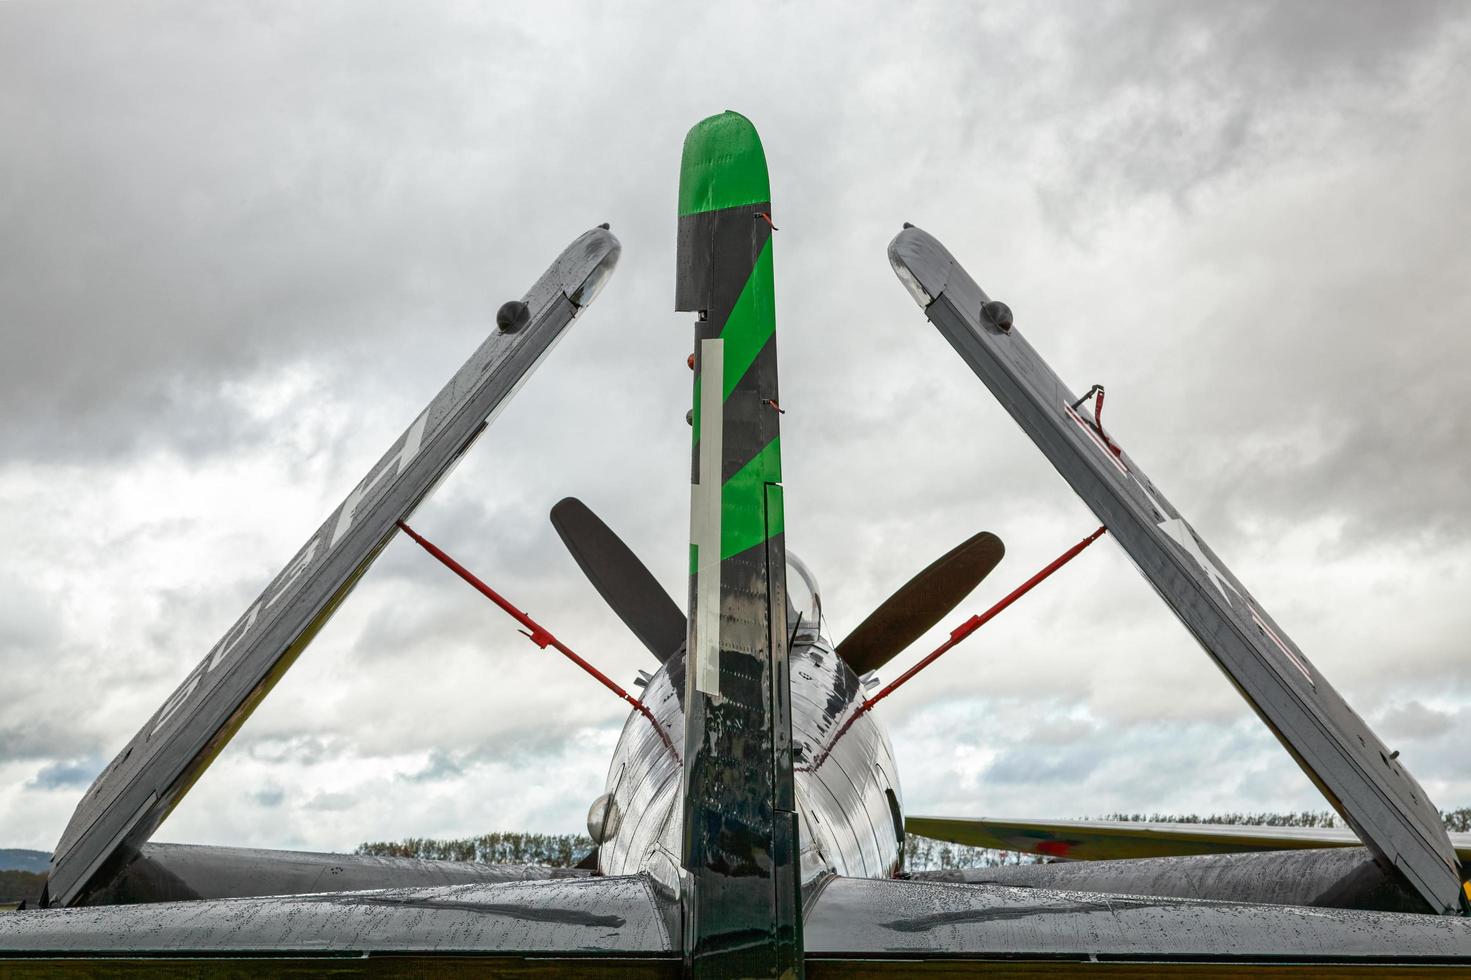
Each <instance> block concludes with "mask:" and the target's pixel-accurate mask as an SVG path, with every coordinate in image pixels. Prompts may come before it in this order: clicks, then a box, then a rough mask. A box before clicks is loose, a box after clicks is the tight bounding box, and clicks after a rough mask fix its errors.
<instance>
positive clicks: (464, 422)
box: [48, 228, 620, 905]
mask: <svg viewBox="0 0 1471 980" xmlns="http://www.w3.org/2000/svg"><path fill="white" fill-rule="evenodd" d="M619 252H620V246H619V244H618V239H616V238H615V237H613V235H612V233H611V232H609V231H608V230H607V229H606V228H594V229H592V230H591V231H588V232H586V233H584V234H583V235H581V236H580V237H579V238H577V239H576V240H575V241H574V242H573V243H572V244H571V245H569V246H568V247H567V248H566V249H565V250H564V251H563V252H562V254H561V255H559V256H558V257H557V259H556V261H555V262H553V263H552V265H551V267H550V268H549V269H547V271H546V272H545V273H544V274H543V275H542V276H541V278H540V279H538V280H537V282H536V284H535V285H533V286H532V287H531V289H530V291H528V292H527V293H526V295H525V297H524V299H523V300H522V301H521V302H522V303H523V304H524V309H523V308H520V307H515V306H512V305H511V304H507V307H505V308H503V309H502V315H501V316H498V317H497V319H498V320H500V321H501V322H502V326H501V327H500V328H499V329H498V330H496V331H495V332H493V333H492V334H491V335H490V337H488V338H487V339H486V340H485V342H484V343H482V344H481V345H480V347H479V348H478V349H477V350H476V351H475V353H474V354H472V355H471V356H470V359H469V360H468V361H466V362H465V364H464V366H462V367H461V368H460V370H459V371H458V372H457V373H456V374H455V376H454V377H453V378H451V379H450V381H449V383H448V384H446V385H445V386H444V388H443V389H441V390H440V392H439V394H438V395H436V396H435V397H434V400H433V401H431V402H430V403H429V405H428V406H427V407H426V408H425V409H424V411H422V412H421V413H419V416H418V417H417V418H415V419H414V421H413V422H411V423H410V424H409V427H408V429H407V430H406V431H405V432H404V433H403V435H401V436H399V438H398V439H397V440H396V441H395V442H394V444H393V446H392V448H390V449H389V450H388V452H387V453H386V454H385V455H384V456H383V458H382V459H380V460H379V461H378V462H377V464H375V465H374V466H373V468H372V470H370V471H369V473H368V475H367V476H366V477H364V478H363V480H362V482H360V483H359V484H358V485H357V486H356V487H354V488H353V490H352V492H351V493H350V494H348V496H347V499H346V500H344V501H343V502H342V504H341V505H340V506H339V507H338V508H337V509H336V510H334V511H333V512H332V514H331V515H330V516H329V517H328V518H327V520H326V522H325V523H323V524H322V526H321V527H320V528H319V529H318V530H317V531H316V533H315V534H313V535H312V536H311V538H310V539H309V540H308V541H307V543H306V544H305V545H304V546H302V548H301V550H300V551H298V552H297V553H296V555H295V556H294V557H293V558H292V559H291V560H290V561H289V562H287V564H286V567H285V568H283V569H282V570H281V572H280V573H279V574H278V575H277V576H276V577H275V579H273V580H272V581H271V583H270V584H269V585H268V586H266V589H265V591H264V592H262V593H261V595H260V597H259V598H257V599H256V600H255V602H253V603H252V604H251V605H250V607H249V608H248V609H247V610H246V611H245V614H244V615H243V616H241V617H240V619H239V620H237V621H236V622H235V624H234V625H233V626H231V627H230V629H229V630H228V631H227V632H226V633H225V635H224V636H223V637H222V638H221V639H220V641H219V642H218V643H216V644H215V646H214V647H213V648H212V649H211V650H210V651H209V653H208V654H207V655H206V656H205V658H204V659H203V660H202V661H201V662H200V663H199V665H198V666H197V667H195V669H194V670H193V671H191V672H190V673H189V676H188V677H186V678H185V679H184V682H183V683H182V684H181V685H179V687H178V689H177V690H176V691H174V693H173V694H172V695H171V696H170V697H169V699H168V700H167V701H166V702H164V705H163V707H161V708H160V709H159V710H158V711H157V713H155V714H154V716H153V717H152V718H150V719H149V720H148V722H147V724H145V725H144V726H143V728H142V730H141V731H139V732H138V734H137V735H135V736H133V739H132V740H131V741H130V742H129V743H128V744H127V746H125V747H124V749H123V750H122V752H120V753H119V754H118V756H117V758H115V759H114V760H113V761H112V763H111V764H110V765H108V767H107V768H106V769H104V770H103V771H102V773H101V774H100V775H99V776H98V777H97V779H96V781H95V782H94V783H93V784H92V786H91V787H90V788H89V789H88V790H87V793H86V795H85V796H84V797H83V798H82V801H81V803H80V804H79V805H78V806H77V809H76V812H75V813H74V814H73V815H72V819H71V822H70V823H69V824H68V825H67V828H66V830H65V832H64V833H63V834H62V837H61V841H60V842H59V843H58V844H57V846H56V850H55V853H54V854H53V857H52V865H51V876H50V881H49V885H48V902H49V903H50V904H52V905H72V904H75V903H77V902H78V901H80V900H82V899H84V898H85V897H86V895H87V893H88V892H89V891H91V890H95V889H97V888H100V887H103V886H105V885H106V884H107V882H108V879H109V876H111V875H115V874H117V873H118V872H119V871H120V870H121V869H122V867H123V866H124V865H125V864H126V862H127V861H128V860H129V859H130V858H131V857H132V856H134V855H136V854H137V852H138V848H139V847H140V846H141V845H142V844H143V843H144V842H145V841H147V840H148V838H149V836H150V835H151V834H152V833H153V831H154V830H155V829H156V828H157V827H158V825H159V824H160V823H162V822H163V820H164V818H165V817H167V816H168V814H169V812H170V811H171V810H172V809H173V808H174V806H175V805H176V804H177V803H178V801H179V800H180V799H181V798H182V797H183V795H184V794H185V793H186V792H188V789H189V787H190V786H191V785H192V784H193V783H194V781H195V780H196V779H198V778H199V776H200V775H201V774H202V773H203V772H204V770H205V769H206V768H208V766H209V764H210V762H211V761H213V759H214V757H215V755H216V754H218V752H219V751H220V750H221V749H222V748H223V747H224V746H225V744H226V743H227V742H228V741H229V740H230V738H231V736H232V735H234V733H235V732H236V731H237V730H238V729H239V728H240V726H241V725H242V724H243V723H244V722H245V719H246V718H248V717H249V716H250V713H251V712H252V711H253V710H254V709H255V706H256V705H257V704H259V703H260V701H261V699H262V698H264V697H265V696H266V694H267V693H269V692H270V690H271V688H272V687H273V686H274V685H275V683H276V681H277V680H279V679H280V677H281V675H282V674H284V673H285V671H286V670H287V669H288V668H289V667H290V666H291V664H292V662H293V661H294V660H295V659H296V657H297V655H299V654H300V653H301V651H302V650H303V649H304V648H305V647H306V645H307V644H308V643H310V642H311V640H312V637H313V636H315V635H316V632H317V631H318V630H319V629H321V627H322V626H323V625H324V624H325V623H326V621H327V619H328V618H329V617H330V616H331V615H332V613H333V611H334V610H335V609H336V608H337V606H338V605H339V604H340V603H341V602H342V600H343V599H345V598H346V597H347V594H348V593H349V592H350V591H351V590H352V588H353V586H354V585H355V584H356V583H357V580H358V579H359V578H360V577H361V576H362V574H363V573H364V572H365V571H367V568H368V566H369V565H370V564H371V563H372V561H373V559H374V558H375V557H377V555H378V553H379V552H380V551H381V550H382V549H383V547H384V546H385V545H386V544H387V543H388V541H389V539H390V538H391V537H392V536H393V533H394V522H395V521H397V520H399V519H400V518H403V517H406V516H408V515H409V514H410V513H412V512H413V510H414V508H415V507H416V506H417V505H418V503H419V502H420V501H421V500H422V499H423V498H424V497H425V496H427V495H428V494H429V493H430V492H431V491H432V490H433V488H434V487H435V485H436V484H437V483H438V482H439V480H440V479H441V478H442V477H443V476H444V475H445V474H446V473H447V472H448V471H449V469H450V468H451V467H452V466H453V464H454V463H455V461H456V460H457V459H458V458H459V456H460V455H461V454H462V453H463V452H464V451H465V450H466V449H467V448H469V446H470V444H471V442H473V441H474V439H475V437H476V436H477V435H478V434H479V433H480V431H481V430H482V429H483V428H484V427H485V426H486V425H488V424H489V422H490V421H491V420H493V419H494V417H495V414H496V413H497V412H498V411H499V409H500V408H501V407H502V406H503V405H504V404H505V403H506V401H508V400H509V399H510V397H511V396H512V395H513V394H514V393H515V392H516V390H517V388H518V387H519V386H520V385H521V383H522V382H523V381H525V379H526V377H527V376H528V375H529V374H530V373H531V371H532V370H533V369H534V368H535V367H536V365H537V364H538V363H539V362H540V361H541V359H542V358H543V357H544V356H545V355H546V354H547V353H548V352H549V351H550V350H551V348H552V347H553V346H554V345H555V343H556V341H557V340H558V339H559V338H560V336H561V335H562V332H563V331H564V330H565V329H566V327H567V325H568V324H570V323H571V322H572V320H573V319H574V318H575V317H576V316H577V315H578V313H579V312H580V311H581V310H582V308H583V307H585V306H586V305H587V304H588V303H590V302H591V301H592V299H593V297H594V296H595V295H596V294H597V292H598V290H599V289H600V288H601V286H602V284H603V282H604V281H605V280H606V279H607V277H608V276H609V275H610V274H611V273H612V270H613V268H614V266H615V265H616V263H617V261H618V255H619Z"/></svg>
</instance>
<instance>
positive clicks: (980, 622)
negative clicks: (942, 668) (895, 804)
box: [801, 527, 1108, 771]
mask: <svg viewBox="0 0 1471 980" xmlns="http://www.w3.org/2000/svg"><path fill="white" fill-rule="evenodd" d="M1106 533H1108V528H1106V527H1100V528H1099V529H1098V530H1096V531H1094V532H1093V533H1092V534H1090V535H1088V536H1087V537H1086V538H1084V539H1083V540H1081V541H1079V542H1078V543H1077V544H1075V545H1073V546H1072V547H1071V548H1069V549H1068V550H1067V551H1064V552H1063V553H1062V554H1060V555H1058V556H1057V557H1056V558H1054V559H1053V560H1052V562H1051V563H1050V564H1049V565H1047V566H1046V567H1045V568H1043V569H1042V570H1041V571H1040V572H1038V573H1037V574H1036V575H1033V576H1032V577H1031V578H1029V579H1027V580H1026V581H1025V582H1023V583H1022V584H1021V585H1018V586H1017V587H1016V588H1015V589H1013V590H1011V592H1010V594H1008V595H1007V596H1006V598H1004V599H1002V600H1001V601H1000V602H998V603H996V605H994V606H992V607H991V608H990V609H987V610H986V611H985V612H983V613H981V614H980V615H979V616H972V617H971V618H970V619H967V620H966V621H965V622H963V623H961V624H960V625H959V626H957V627H956V628H955V629H953V630H951V631H950V639H948V640H946V641H945V642H944V643H941V644H940V645H939V646H938V647H936V648H935V651H934V652H933V653H931V654H930V655H929V656H927V657H925V658H924V659H923V660H921V661H920V662H919V663H917V664H915V665H914V666H913V667H910V668H909V669H908V670H906V671H905V672H904V673H902V674H900V675H899V676H898V678H896V679H895V680H893V681H891V682H890V683H889V684H888V685H887V686H886V687H884V688H882V689H880V690H879V692H878V693H877V694H875V695H874V696H873V697H871V698H869V699H868V700H867V701H864V702H863V703H862V704H861V705H859V706H858V710H857V711H855V712H853V714H851V715H849V716H848V720H847V721H845V722H844V723H843V727H842V728H840V729H838V733H837V734H836V735H834V736H833V740H832V741H831V742H829V743H828V746H827V748H826V749H824V750H823V751H822V754H821V755H819V756H818V757H817V759H816V760H814V761H813V762H812V763H811V764H810V765H807V766H803V767H801V768H802V769H804V770H808V771H810V770H813V769H816V768H817V767H818V766H820V765H822V764H823V763H824V762H826V761H827V757H828V754H829V753H831V752H832V750H833V746H834V745H836V744H838V739H840V738H842V737H843V736H844V735H845V734H846V733H847V731H848V729H849V728H852V727H853V723H854V722H855V721H857V720H858V719H859V718H861V717H863V716H864V715H865V714H867V713H868V712H869V711H871V710H873V706H874V705H876V704H878V703H879V702H880V701H882V700H883V699H884V698H886V697H888V696H889V695H890V694H893V693H894V692H895V691H896V690H898V689H899V686H900V685H901V684H903V683H904V682H905V681H907V680H909V679H910V678H911V677H913V676H914V675H915V674H917V673H919V672H920V671H922V670H924V669H925V668H926V667H928V666H929V665H930V664H932V663H934V662H935V661H936V660H938V659H940V656H941V655H942V654H944V653H946V652H947V651H949V650H951V649H953V648H954V647H956V646H957V645H959V643H960V642H961V641H962V640H964V639H965V638H966V637H967V636H970V635H971V634H972V633H974V632H975V631H976V630H978V629H980V628H981V627H982V626H984V625H986V623H988V622H990V621H991V620H992V619H993V618H994V617H995V616H996V614H997V613H999V612H1001V611H1002V610H1003V609H1005V608H1006V607H1007V606H1009V605H1011V604H1012V603H1013V602H1015V601H1016V600H1018V599H1020V598H1021V597H1022V596H1024V595H1026V594H1027V593H1028V592H1030V591H1032V589H1033V588H1035V587H1036V586H1037V585H1038V584H1040V583H1041V582H1042V580H1043V579H1045V578H1047V576H1049V575H1051V574H1052V573H1053V572H1055V571H1057V570H1058V569H1059V568H1061V567H1062V566H1064V565H1066V564H1067V563H1068V562H1070V561H1072V560H1073V559H1074V558H1076V557H1078V555H1079V553H1081V552H1082V550H1083V549H1084V548H1086V547H1088V546H1089V545H1090V544H1092V543H1093V542H1095V541H1097V540H1098V539H1099V538H1101V537H1103V535H1104V534H1106Z"/></svg>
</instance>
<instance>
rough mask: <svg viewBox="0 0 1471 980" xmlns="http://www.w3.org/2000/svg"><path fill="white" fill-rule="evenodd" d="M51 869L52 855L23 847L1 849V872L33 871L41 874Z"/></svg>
mask: <svg viewBox="0 0 1471 980" xmlns="http://www.w3.org/2000/svg"><path fill="white" fill-rule="evenodd" d="M50 867H51V855H50V854H47V853H46V852H45V851H28V850H26V849H25V848H23V847H0V871H31V872H35V873H36V874H40V873H41V872H42V871H47V870H49V869H50Z"/></svg>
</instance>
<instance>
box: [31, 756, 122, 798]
mask: <svg viewBox="0 0 1471 980" xmlns="http://www.w3.org/2000/svg"><path fill="white" fill-rule="evenodd" d="M102 766H103V762H102V760H101V759H100V758H98V757H96V756H90V757H87V758H83V759H68V760H63V761H60V762H53V763H50V764H49V765H46V766H43V767H42V768H41V770H40V771H39V772H37V773H36V775H35V777H34V778H32V779H31V780H30V781H28V782H27V783H26V788H27V789H41V790H53V789H74V788H79V787H85V786H88V785H90V784H91V782H92V780H94V779H96V778H97V774H98V773H99V772H101V771H102Z"/></svg>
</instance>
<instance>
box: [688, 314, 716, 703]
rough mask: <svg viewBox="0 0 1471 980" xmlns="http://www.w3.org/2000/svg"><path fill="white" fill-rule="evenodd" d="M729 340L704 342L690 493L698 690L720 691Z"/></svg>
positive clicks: (714, 692) (696, 684) (695, 661)
mask: <svg viewBox="0 0 1471 980" xmlns="http://www.w3.org/2000/svg"><path fill="white" fill-rule="evenodd" d="M724 394H725V341H723V340H719V339H715V340H702V341H700V482H699V483H697V484H695V485H694V487H693V488H692V492H691V495H690V540H691V541H692V542H694V545H695V637H694V668H693V669H694V679H695V690H697V691H702V692H704V693H706V694H709V695H711V696H713V697H719V696H720V471H721V464H722V437H723V436H724V434H725V399H724V397H723V396H724Z"/></svg>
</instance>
